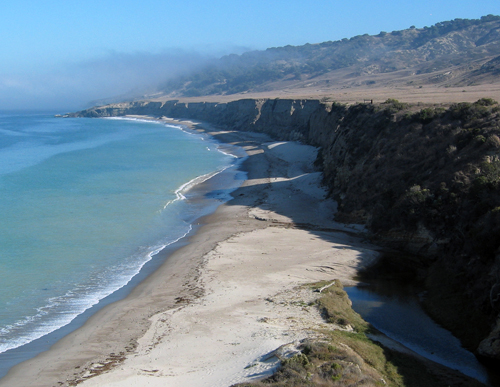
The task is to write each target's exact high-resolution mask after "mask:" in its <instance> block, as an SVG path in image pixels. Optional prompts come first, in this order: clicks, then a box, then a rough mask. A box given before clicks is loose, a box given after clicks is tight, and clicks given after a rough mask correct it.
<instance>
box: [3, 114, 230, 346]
mask: <svg viewBox="0 0 500 387" xmlns="http://www.w3.org/2000/svg"><path fill="white" fill-rule="evenodd" d="M236 162H237V158H235V157H233V156H231V155H229V154H228V153H227V152H223V151H221V149H220V148H219V146H218V144H217V143H215V142H213V141H211V140H209V139H207V138H203V137H201V136H200V135H198V134H192V133H187V132H185V131H183V130H180V128H178V127H175V126H165V125H164V124H160V123H155V122H147V121H138V120H123V119H86V118H75V119H73V118H66V119H61V118H53V117H52V116H51V115H42V114H5V113H4V114H0V353H2V352H5V351H7V350H9V349H12V348H16V347H19V346H22V345H24V344H26V343H29V342H31V341H33V340H35V339H37V338H39V337H41V336H43V335H45V334H47V333H50V332H52V331H54V330H56V329H58V328H59V327H61V326H63V325H65V324H68V323H69V322H70V321H71V320H73V319H74V318H75V317H76V316H77V315H79V314H81V313H82V312H83V311H85V310H86V309H88V308H90V307H91V306H92V305H95V304H96V303H97V302H98V301H99V300H100V299H102V298H104V297H106V296H107V295H109V294H111V293H112V292H114V291H115V290H117V289H119V288H121V287H123V286H124V285H125V284H127V283H128V282H129V281H130V280H131V278H132V277H133V276H134V275H136V274H137V273H138V272H139V271H140V269H141V267H142V266H143V265H144V264H145V263H146V262H147V261H149V260H150V259H151V258H152V257H153V256H154V255H155V254H156V253H157V252H158V251H160V250H161V249H163V248H164V247H165V246H168V245H170V244H172V243H173V242H175V241H176V240H178V239H179V238H182V237H183V236H185V235H186V234H187V233H189V231H190V230H191V229H192V223H193V222H194V221H195V220H196V219H197V218H198V217H199V216H201V215H203V211H204V209H203V208H200V206H199V205H198V206H197V205H192V204H190V200H185V199H186V197H187V198H188V199H189V195H190V188H192V187H193V186H195V185H196V183H198V182H200V181H203V180H206V179H207V178H208V177H210V176H212V175H214V174H217V173H219V172H221V171H223V170H225V169H226V168H228V167H230V166H231V165H233V166H234V164H235V163H236ZM219 196H220V197H219V198H218V199H217V200H219V201H224V200H227V199H228V197H223V196H224V195H222V196H221V195H219Z"/></svg>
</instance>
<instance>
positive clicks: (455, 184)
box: [72, 99, 500, 358]
mask: <svg viewBox="0 0 500 387" xmlns="http://www.w3.org/2000/svg"><path fill="white" fill-rule="evenodd" d="M499 111H500V107H498V105H497V104H496V102H495V101H492V100H488V99H483V100H480V101H478V102H477V103H475V104H454V105H452V106H450V107H449V108H448V109H444V108H442V107H436V106H426V107H423V108H422V107H421V108H415V107H411V106H406V105H404V104H401V103H399V102H398V101H394V100H388V101H387V102H386V103H384V104H378V105H372V104H357V105H352V106H346V105H341V104H336V103H332V102H328V103H326V102H322V101H318V100H291V99H290V100H287V99H245V100H239V101H233V102H228V103H205V102H198V103H184V102H179V101H166V102H150V101H139V102H132V103H121V104H113V105H107V106H102V107H95V108H92V109H88V110H85V111H82V112H79V113H76V114H73V115H72V116H83V117H110V116H124V115H150V116H155V117H161V116H166V117H172V118H178V119H193V120H200V121H205V122H208V123H211V124H213V125H216V126H218V127H222V128H228V129H232V130H240V131H256V132H263V133H267V134H269V135H271V136H272V137H274V138H276V139H279V140H296V141H301V142H303V143H306V144H310V145H313V146H317V147H319V148H320V152H319V156H318V160H317V164H318V165H319V166H320V167H321V168H322V170H323V173H324V183H325V184H326V185H327V187H328V189H329V191H330V194H331V195H332V196H334V197H335V199H336V200H337V201H338V202H339V212H338V214H336V216H337V218H338V219H339V220H343V221H346V222H362V223H365V224H366V225H367V227H368V229H369V230H370V231H371V233H372V237H373V238H374V239H376V240H377V241H378V242H379V243H380V244H385V245H387V246H390V247H392V248H395V249H398V250H402V251H406V252H411V253H412V254H416V255H418V256H419V257H420V258H419V259H420V260H421V263H422V265H424V266H427V267H429V268H432V267H436V265H439V267H440V268H444V270H434V273H435V275H433V276H432V278H434V282H435V283H434V282H432V281H428V284H427V285H428V287H429V291H430V292H432V291H433V289H439V292H441V291H444V290H445V291H449V292H452V293H453V296H454V297H455V296H456V297H458V298H460V300H463V304H464V305H467V307H466V308H464V312H463V313H465V314H467V313H471V314H475V315H481V316H485V319H483V320H485V321H483V322H484V324H483V326H484V327H485V328H481V329H478V325H476V326H470V324H468V323H467V321H468V319H469V316H468V315H461V316H453V312H450V313H448V315H449V316H448V317H449V318H448V320H449V321H442V322H443V323H444V324H448V326H449V327H450V328H451V329H452V330H454V331H455V332H457V334H460V335H462V336H463V337H464V336H471V335H469V333H471V332H470V331H472V330H474V332H473V333H474V337H475V338H474V339H471V340H470V343H469V347H473V348H474V349H476V348H477V347H478V345H479V343H480V342H481V341H482V340H484V339H485V338H486V337H488V335H489V334H490V331H491V330H492V329H493V327H494V323H495V321H496V317H497V316H498V314H499V313H500V295H499V292H500V287H499V286H497V284H498V283H500V261H499V260H498V259H495V254H496V253H497V250H498V249H499V248H500V238H499V237H498V235H499V234H500V193H499V192H500V129H499V128H500V118H499V114H498V112H499ZM332 216H334V214H332ZM436 273H437V274H436ZM443 284H446V286H447V287H446V289H444V290H443ZM439 292H437V291H436V292H435V293H439ZM430 298H431V299H433V300H434V301H433V302H435V303H436V305H437V306H436V305H435V309H436V310H438V309H440V304H439V302H442V303H446V302H447V301H446V300H445V299H444V298H441V299H440V297H439V294H437V297H430ZM461 302H462V301H461ZM431 309H432V308H431ZM452 309H453V308H450V310H452ZM476 312H477V313H476ZM458 317H460V318H458ZM443 320H446V317H444V318H443ZM454 324H458V325H460V324H462V325H460V326H459V327H456V329H454V326H453V325H454ZM495 332H496V331H495ZM495 332H492V333H491V335H490V338H491V337H497V336H498V335H497V333H495ZM490 342H491V340H490V341H488V340H487V341H484V342H483V344H482V346H481V348H482V350H481V353H482V354H483V356H487V357H490V358H495V357H497V358H498V353H497V352H498V351H497V349H496V348H497V346H496V344H495V345H490V344H489V343H490ZM486 347H488V348H489V349H488V350H486V349H485V348H486Z"/></svg>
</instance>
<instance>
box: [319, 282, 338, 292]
mask: <svg viewBox="0 0 500 387" xmlns="http://www.w3.org/2000/svg"><path fill="white" fill-rule="evenodd" d="M333 285H335V281H333V282H332V283H331V284H328V285H325V286H323V287H321V288H319V289H316V290H315V291H316V292H319V293H321V292H322V291H323V290H325V289H328V288H329V287H330V286H333Z"/></svg>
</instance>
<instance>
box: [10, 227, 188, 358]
mask: <svg viewBox="0 0 500 387" xmlns="http://www.w3.org/2000/svg"><path fill="white" fill-rule="evenodd" d="M192 229H193V227H192V225H191V224H189V225H188V229H187V231H186V232H185V233H184V234H182V235H181V236H180V237H178V238H176V239H174V240H172V241H169V242H168V243H162V244H160V245H157V246H154V247H151V250H150V251H149V252H147V253H146V254H145V255H143V257H144V259H143V260H142V262H141V264H140V265H138V266H136V267H135V269H134V270H133V271H132V272H129V273H128V274H123V275H122V276H120V277H118V278H116V279H115V281H113V282H112V283H110V284H108V286H107V287H106V288H103V289H100V290H99V291H97V292H96V291H95V284H83V285H79V286H77V287H76V288H74V289H72V290H69V291H67V292H66V293H65V294H64V295H62V296H58V297H52V298H50V299H48V303H47V304H46V305H45V306H42V307H40V308H37V312H38V313H37V314H35V315H33V316H27V317H24V318H23V319H21V320H18V321H16V322H15V323H13V324H10V325H8V326H5V327H3V328H1V329H0V353H2V352H5V351H8V350H11V349H15V348H18V347H21V346H22V345H25V344H28V343H30V342H32V341H34V340H37V339H39V338H41V337H43V336H45V335H47V334H50V333H52V332H54V331H56V330H57V329H59V328H61V327H63V326H66V325H68V324H69V323H71V322H72V321H73V320H74V319H75V318H76V317H77V316H79V315H81V314H82V313H84V312H85V311H86V310H88V309H90V308H91V307H93V306H94V305H96V304H98V303H99V302H100V301H101V300H102V299H104V298H106V297H107V296H109V295H111V294H112V293H114V292H116V291H117V290H119V289H121V288H123V287H124V286H126V285H127V284H128V283H129V282H130V281H131V280H132V278H134V277H135V276H136V275H137V274H139V272H140V271H141V270H142V268H143V267H144V265H145V264H146V263H147V262H149V261H151V259H153V257H154V256H155V255H157V254H158V253H159V252H161V251H162V250H163V249H165V248H166V247H167V246H170V245H172V244H174V243H176V242H178V241H179V240H181V239H182V238H184V237H186V236H187V235H188V234H189V233H190V232H191V231H192ZM116 269H117V266H114V267H112V268H110V269H109V270H108V271H109V272H115V271H116ZM125 269H132V268H131V267H128V268H125ZM118 271H119V267H118ZM90 289H92V290H94V291H90ZM82 290H83V292H82ZM86 290H87V294H85V291H86ZM82 293H83V294H82ZM82 295H83V297H82ZM47 315H54V318H53V319H49V320H47V321H43V318H44V317H45V316H47ZM29 325H34V326H33V327H29V328H28V332H27V333H25V334H21V335H20V336H18V337H17V338H16V339H15V340H12V339H10V338H9V337H6V336H8V335H13V334H14V335H15V333H16V331H23V330H26V327H27V326H29Z"/></svg>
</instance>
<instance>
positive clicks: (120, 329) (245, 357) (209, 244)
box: [0, 124, 378, 387]
mask: <svg viewBox="0 0 500 387" xmlns="http://www.w3.org/2000/svg"><path fill="white" fill-rule="evenodd" d="M191 126H193V127H197V125H194V124H192V125H191ZM211 134H212V135H213V136H214V137H215V138H217V139H219V140H221V141H225V142H229V143H233V144H236V145H239V146H242V147H244V148H245V150H246V152H247V153H248V155H249V157H248V159H247V160H246V161H245V163H244V165H243V169H244V170H246V171H247V172H248V180H246V181H245V183H244V184H243V186H242V187H241V188H240V189H238V190H237V191H235V192H234V193H233V196H234V197H235V199H233V200H231V201H230V202H228V203H227V204H224V205H222V206H220V207H219V208H218V210H217V211H216V212H215V213H214V214H212V215H210V216H207V217H205V218H204V219H202V222H201V223H202V226H201V227H200V228H199V230H198V232H197V233H196V235H194V236H192V237H191V238H190V240H189V244H187V245H186V246H185V247H182V248H181V249H179V250H177V251H176V252H175V253H173V254H172V256H170V257H169V258H168V260H167V261H166V263H165V264H164V265H163V266H162V267H161V268H160V269H159V270H157V271H156V272H155V273H154V274H153V275H151V276H150V277H148V278H147V279H146V280H145V281H143V283H141V284H140V285H139V286H137V287H136V288H135V289H134V291H133V292H132V294H131V295H130V296H128V297H127V298H126V299H124V300H122V301H119V302H116V303H114V304H112V305H110V306H108V307H105V308H103V309H102V310H101V311H99V312H98V313H97V314H96V315H94V316H93V317H92V318H91V319H90V320H89V321H88V322H87V323H86V324H85V325H84V327H82V328H80V329H78V330H77V331H75V332H74V333H72V334H70V335H68V336H67V337H65V338H64V339H63V340H61V341H60V342H58V343H57V344H56V345H55V346H54V347H53V348H52V349H50V350H49V351H47V352H45V353H42V354H41V355H39V356H37V357H36V358H34V359H32V360H29V361H27V362H25V363H22V364H21V365H19V366H17V367H15V368H14V369H13V370H12V371H11V372H10V373H9V374H8V375H7V376H6V377H5V378H4V379H2V380H1V381H0V386H28V385H29V386H65V385H75V383H81V385H82V386H85V387H90V386H196V387H202V386H211V387H217V386H221V387H222V386H230V385H231V384H233V383H236V382H241V381H246V380H251V379H255V378H260V377H263V376H265V375H268V374H269V373H270V372H271V371H272V370H273V369H274V368H275V367H276V365H277V362H278V360H277V358H276V356H274V355H275V352H274V351H275V350H277V349H279V351H280V352H281V353H282V354H284V353H286V352H293V343H294V342H297V341H298V340H301V339H303V338H305V337H311V336H316V335H318V333H317V331H316V330H315V329H316V328H319V327H323V326H324V325H323V324H324V323H323V320H322V319H321V316H320V315H319V313H318V311H317V310H316V309H315V308H314V306H310V305H309V303H310V302H311V301H313V300H314V299H315V297H317V295H318V293H314V292H313V291H312V290H311V289H310V288H309V287H307V286H305V287H304V286H302V285H304V284H308V283H311V282H315V281H319V280H328V281H331V280H334V279H340V280H341V281H342V282H344V283H347V284H354V283H355V282H354V281H353V276H354V275H355V274H356V272H357V270H359V269H360V268H361V267H364V266H366V265H368V264H370V263H372V262H373V260H374V259H375V258H376V256H377V254H378V253H377V252H376V250H375V247H374V246H371V245H370V244H368V243H367V242H365V241H363V240H362V238H361V237H360V236H359V235H357V234H356V232H357V230H354V229H352V228H349V227H347V226H345V225H341V224H337V223H335V222H334V221H333V220H332V214H333V212H334V211H335V206H336V204H335V203H334V202H333V201H331V200H329V199H326V198H325V194H326V192H325V191H324V190H323V189H322V188H321V187H320V181H321V174H320V172H317V171H315V170H314V169H313V165H312V164H313V161H314V159H315V156H316V149H315V148H313V147H310V146H306V145H299V144H297V143H293V142H271V141H270V139H269V138H268V137H266V136H265V135H261V134H255V133H241V132H227V131H226V132H222V131H215V130H213V129H211Z"/></svg>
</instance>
